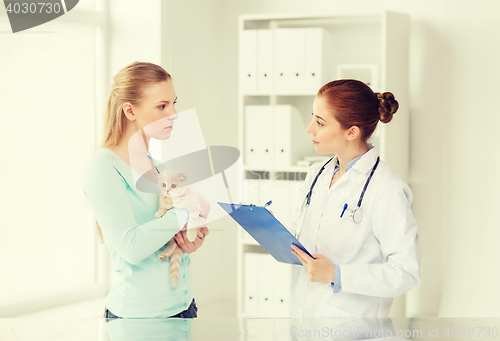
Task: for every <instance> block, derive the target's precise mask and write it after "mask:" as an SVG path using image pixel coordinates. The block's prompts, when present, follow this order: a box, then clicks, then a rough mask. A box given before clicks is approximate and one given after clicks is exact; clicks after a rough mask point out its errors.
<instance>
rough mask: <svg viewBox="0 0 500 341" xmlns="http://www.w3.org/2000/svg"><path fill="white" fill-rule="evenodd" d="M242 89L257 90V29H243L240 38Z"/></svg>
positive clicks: (247, 90) (244, 90) (246, 90)
mask: <svg viewBox="0 0 500 341" xmlns="http://www.w3.org/2000/svg"><path fill="white" fill-rule="evenodd" d="M239 59H240V77H239V78H240V91H242V92H252V91H256V90H257V30H243V31H241V32H240V40H239Z"/></svg>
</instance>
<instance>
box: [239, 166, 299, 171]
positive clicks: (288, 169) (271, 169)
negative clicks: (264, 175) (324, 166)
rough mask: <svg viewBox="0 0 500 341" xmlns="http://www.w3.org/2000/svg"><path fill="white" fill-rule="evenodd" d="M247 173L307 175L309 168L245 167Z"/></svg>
mask: <svg viewBox="0 0 500 341" xmlns="http://www.w3.org/2000/svg"><path fill="white" fill-rule="evenodd" d="M245 170H246V171H255V172H287V173H307V172H308V171H309V167H306V166H288V167H273V166H269V167H256V166H245Z"/></svg>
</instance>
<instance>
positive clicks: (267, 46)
mask: <svg viewBox="0 0 500 341" xmlns="http://www.w3.org/2000/svg"><path fill="white" fill-rule="evenodd" d="M273 38H274V37H273V31H272V30H269V29H266V30H257V90H258V91H259V92H271V91H273Z"/></svg>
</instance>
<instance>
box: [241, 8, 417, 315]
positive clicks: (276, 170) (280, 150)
mask: <svg viewBox="0 0 500 341" xmlns="http://www.w3.org/2000/svg"><path fill="white" fill-rule="evenodd" d="M408 31H409V16H408V15H407V14H403V13H394V12H377V13H359V14H357V13H336V14H331V15H329V14H318V15H306V16H304V15H300V14H298V15H293V14H269V15H266V14H255V15H242V16H240V17H239V35H238V37H239V53H240V54H239V85H240V86H239V92H238V105H239V108H238V115H239V127H238V129H239V130H238V132H239V137H238V138H239V141H238V143H239V149H240V150H241V151H243V153H244V155H243V157H244V160H245V169H246V176H247V181H248V189H249V191H248V193H249V198H248V202H249V203H253V204H256V205H263V204H264V203H266V202H267V201H269V200H272V201H273V204H272V205H271V206H270V207H269V208H270V209H271V210H272V211H273V213H274V214H275V216H276V217H277V219H278V220H280V221H281V222H282V223H283V224H284V225H285V226H288V225H289V224H290V223H291V222H292V220H293V219H296V217H297V216H298V212H295V211H296V203H297V201H301V200H302V199H303V198H299V197H298V191H299V188H300V187H301V185H302V184H303V181H304V179H305V176H306V174H307V170H308V167H303V166H297V165H296V161H297V160H299V159H301V158H302V157H303V156H306V155H310V156H314V155H316V156H324V157H325V160H326V159H328V158H330V157H331V156H333V155H327V154H316V153H315V151H314V147H313V145H312V142H311V136H310V135H309V134H307V133H306V132H305V128H306V127H307V125H308V124H309V122H310V119H311V108H312V105H313V101H314V98H315V96H316V93H317V92H318V90H319V89H320V87H321V86H323V85H324V84H326V83H327V82H329V81H332V80H335V79H340V78H352V79H358V80H361V81H363V82H365V83H367V84H368V85H369V86H370V87H372V89H373V90H374V91H375V92H384V91H390V92H392V93H393V94H394V95H395V97H396V99H397V100H398V102H399V110H398V112H397V113H396V114H395V115H394V118H393V120H392V121H391V122H390V123H389V124H387V125H384V124H382V123H381V122H379V124H378V127H377V129H376V131H375V133H374V135H373V136H372V138H371V139H370V142H372V143H374V144H375V145H376V146H377V147H378V149H379V151H380V154H381V158H382V160H384V161H385V162H386V163H387V164H388V165H389V166H390V167H391V168H392V169H394V170H395V171H396V172H397V173H398V174H399V176H400V177H401V178H402V179H403V180H404V181H405V182H408V169H409V110H408V97H409V96H408ZM266 147H267V148H266ZM266 149H267V152H266ZM235 228H238V229H239V230H240V231H239V232H241V233H238V255H237V264H238V271H237V276H238V279H237V285H238V293H237V294H238V298H237V304H238V306H237V309H238V315H239V316H257V317H259V316H260V317H264V316H283V314H285V315H286V312H287V311H288V309H289V298H288V295H289V290H290V285H291V284H290V276H289V270H290V265H286V264H282V263H279V262H277V261H276V260H274V258H272V256H270V255H268V254H267V253H266V252H265V250H264V249H263V248H262V247H261V246H260V245H258V244H257V243H256V242H255V240H254V239H253V238H252V237H251V236H250V235H248V234H247V233H246V232H245V231H244V230H243V229H242V228H241V227H239V226H238V225H237V224H236V223H235ZM276 274H279V275H278V276H277V277H276V276H275V275H276ZM280 295H281V296H282V297H281V296H280ZM266 298H267V300H266ZM277 302H279V303H277ZM395 304H396V301H395Z"/></svg>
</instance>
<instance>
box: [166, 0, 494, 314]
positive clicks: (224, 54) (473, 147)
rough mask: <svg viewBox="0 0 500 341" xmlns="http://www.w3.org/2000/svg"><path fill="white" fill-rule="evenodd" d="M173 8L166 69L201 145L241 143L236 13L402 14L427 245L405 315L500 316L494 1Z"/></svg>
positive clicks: (415, 179) (229, 237)
mask: <svg viewBox="0 0 500 341" xmlns="http://www.w3.org/2000/svg"><path fill="white" fill-rule="evenodd" d="M168 3H169V5H170V6H171V9H172V11H173V15H174V16H173V20H174V22H175V23H176V29H175V30H174V31H173V33H174V41H173V44H174V45H173V46H174V48H175V52H174V64H173V71H174V79H175V80H177V82H178V83H177V84H178V85H176V89H177V91H178V92H179V98H180V103H182V101H183V100H184V101H186V102H188V103H189V105H192V104H195V105H196V108H197V110H198V113H199V114H201V115H200V122H201V124H202V127H203V130H204V132H206V135H205V138H206V140H207V144H211V143H217V144H226V145H233V146H236V145H237V136H236V135H235V131H236V129H237V122H236V112H237V88H236V85H237V84H238V83H237V53H238V51H237V46H238V45H237V16H238V15H239V14H244V13H277V12H301V13H309V12H331V13H332V12H335V11H336V10H377V9H387V10H392V11H401V12H407V13H409V14H410V16H411V33H410V35H411V37H410V39H411V43H410V92H411V94H410V109H411V170H410V173H411V174H410V186H411V188H412V190H413V193H414V197H415V204H414V213H415V216H416V219H417V221H418V223H419V234H420V237H421V241H422V285H421V286H420V287H419V288H417V289H415V290H414V291H413V292H412V294H413V295H412V300H411V302H410V303H411V304H410V305H409V306H408V307H407V308H408V314H409V315H410V316H443V317H448V316H495V317H498V316H500V310H499V309H498V308H496V304H493V302H497V301H499V296H500V294H499V293H498V290H497V289H496V288H498V287H499V286H500V285H499V284H500V275H498V272H497V271H495V268H496V264H497V263H498V261H500V251H498V250H499V248H498V247H497V245H496V243H497V241H498V240H499V238H498V228H499V220H498V218H496V216H495V215H494V212H495V208H496V206H498V204H500V199H499V197H498V196H496V195H495V192H494V190H498V187H499V186H498V185H499V184H498V180H497V177H496V173H495V172H496V170H497V168H498V166H499V160H498V156H497V155H498V153H497V152H496V151H495V150H494V149H493V148H494V146H495V145H494V143H495V137H496V134H495V129H496V128H497V126H498V123H499V121H500V115H498V111H499V109H498V107H497V97H498V94H500V91H499V90H500V85H499V83H498V80H499V79H500V77H499V76H500V72H499V67H498V64H497V62H498V60H500V45H499V44H498V38H497V37H498V36H499V33H500V22H499V21H498V20H496V17H495V15H496V14H497V13H500V3H499V2H497V1H495V0H489V1H486V0H479V1H477V0H475V1H472V0H469V1H463V0H462V1H460V0H432V1H431V0H421V1H418V2H417V1H409V0H403V1H400V0H398V1H396V0H370V1H368V0H365V1H362V0H350V1H346V0H309V1H307V2H306V1H303V0H274V1H266V0H251V1H250V0H249V1H233V0H220V1H218V2H216V1H210V5H209V4H208V3H207V2H206V1H201V0H199V1H190V2H189V4H185V3H184V4H180V3H178V2H174V1H168ZM388 90H390V89H388ZM181 91H182V92H181ZM221 129H223V131H224V133H221ZM488 208H489V210H488ZM224 234H225V235H224V237H222V236H216V234H215V233H214V234H213V235H211V236H210V237H212V238H213V239H212V240H213V243H214V244H215V243H218V246H219V247H220V248H221V249H219V251H218V252H224V253H226V254H227V255H228V256H229V257H231V256H232V255H234V253H235V248H234V243H235V242H236V235H235V234H234V233H233V232H225V233H224ZM207 243H208V242H207ZM214 246H215V245H214ZM214 257H215V256H214ZM223 264H224V265H223V266H227V268H225V269H224V271H225V272H224V274H221V275H222V277H221V278H223V279H225V280H227V281H230V283H231V285H232V284H233V282H232V281H233V279H232V277H231V276H227V275H226V274H228V273H233V271H234V270H235V268H234V267H235V264H234V263H233V262H231V263H230V264H229V263H223ZM207 285H208V284H207ZM208 288H211V287H208ZM197 291H198V290H197ZM232 294H233V292H230V293H228V296H230V295H232ZM495 299H496V300H495Z"/></svg>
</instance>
